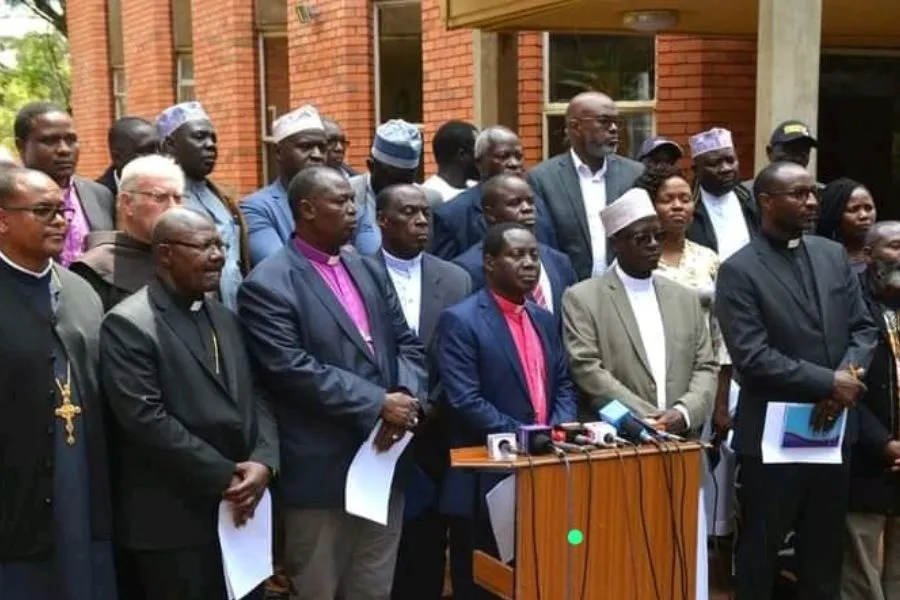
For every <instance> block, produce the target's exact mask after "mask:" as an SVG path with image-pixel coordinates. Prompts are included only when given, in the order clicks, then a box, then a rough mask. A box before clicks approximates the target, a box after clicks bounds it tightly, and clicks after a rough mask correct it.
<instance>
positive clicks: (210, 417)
mask: <svg viewBox="0 0 900 600" xmlns="http://www.w3.org/2000/svg"><path fill="white" fill-rule="evenodd" d="M204 306H205V311H206V313H207V315H208V316H209V320H210V322H211V324H212V328H213V330H214V332H215V338H214V339H215V340H216V342H215V344H216V347H217V351H216V352H217V355H218V356H219V360H220V363H221V365H222V374H221V375H217V374H216V373H215V371H214V370H213V368H212V367H211V366H210V364H209V360H208V358H207V354H206V350H205V349H204V345H203V340H202V339H201V338H200V334H199V333H198V329H197V326H196V325H195V323H194V322H193V320H192V318H191V316H190V314H189V313H188V311H187V310H186V309H185V308H184V307H181V306H178V304H177V300H176V299H174V298H173V297H172V296H171V294H170V293H169V292H168V291H167V290H165V289H164V288H163V285H162V284H161V283H160V282H159V280H154V281H152V282H151V283H150V284H149V285H148V286H147V287H145V288H143V289H141V290H140V291H139V292H137V293H136V294H135V295H133V296H131V297H129V298H127V299H125V300H123V301H122V302H121V303H120V304H118V305H117V306H116V307H115V308H113V309H112V310H111V311H110V312H109V313H107V316H106V318H105V319H104V320H103V328H102V330H101V333H100V340H101V359H102V362H101V364H102V367H101V372H102V380H103V389H104V392H105V395H106V399H107V402H108V403H109V406H110V407H111V408H112V412H113V413H114V414H115V416H116V422H117V427H116V428H115V429H114V435H115V436H116V437H117V438H118V440H117V441H118V444H117V445H118V448H117V450H118V456H117V457H116V460H115V467H114V476H115V485H114V488H115V492H114V498H115V501H114V504H115V516H116V524H117V528H116V537H117V539H118V541H119V543H120V544H121V545H123V546H125V547H127V548H132V549H138V550H164V549H173V548H182V547H188V546H196V545H201V544H206V543H209V542H214V541H215V540H216V539H217V531H216V515H217V514H218V506H219V502H220V501H221V499H222V493H223V492H224V491H225V490H226V489H227V488H228V486H229V483H230V481H231V477H232V475H233V474H234V468H235V464H236V463H238V462H243V461H248V460H252V461H255V462H259V463H262V464H264V465H267V466H268V467H270V468H271V469H272V470H273V471H276V470H277V468H278V440H277V435H276V432H275V424H274V422H273V420H272V416H271V414H270V413H269V409H268V407H267V405H266V403H265V401H264V400H263V398H262V396H261V395H260V394H258V393H257V392H256V391H255V390H254V386H253V378H252V376H251V373H250V364H249V360H248V358H247V354H246V351H245V350H244V343H243V339H242V336H241V330H240V326H239V324H238V321H237V318H236V317H235V316H234V315H233V314H232V313H231V312H230V311H229V310H228V309H226V308H225V307H224V306H222V305H221V304H219V303H218V302H216V301H211V300H208V301H206V303H205V305H204Z"/></svg>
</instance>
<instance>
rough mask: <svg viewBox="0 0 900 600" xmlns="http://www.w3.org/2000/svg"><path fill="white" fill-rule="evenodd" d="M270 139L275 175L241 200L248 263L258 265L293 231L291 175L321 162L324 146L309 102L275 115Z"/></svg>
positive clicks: (320, 125)
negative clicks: (248, 246)
mask: <svg viewBox="0 0 900 600" xmlns="http://www.w3.org/2000/svg"><path fill="white" fill-rule="evenodd" d="M272 138H273V139H272V143H273V144H274V146H273V148H274V150H275V162H276V165H277V167H278V177H276V178H275V181H273V182H272V183H270V184H269V185H267V186H265V187H264V188H261V189H258V190H256V191H255V192H253V193H252V194H250V195H249V196H247V197H246V198H244V200H243V201H242V202H241V212H243V213H244V219H246V221H247V235H248V236H249V238H250V263H251V264H252V265H253V266H256V265H258V264H259V263H260V262H262V261H263V259H265V258H266V257H268V256H269V255H271V254H274V253H275V252H277V251H278V250H280V249H281V247H282V246H284V244H285V243H286V242H287V241H288V240H289V239H290V237H291V234H292V233H293V232H294V216H293V214H291V207H290V206H289V204H288V194H287V189H288V186H289V185H290V183H291V179H293V178H294V175H296V174H297V173H299V172H300V171H301V170H303V169H304V168H306V167H307V166H309V165H321V164H323V163H324V162H325V154H326V152H327V150H328V148H327V146H328V143H327V139H326V136H325V125H324V124H323V122H322V119H321V118H320V117H319V113H318V112H317V111H316V109H315V108H313V107H312V106H310V105H308V104H307V105H306V106H301V107H300V108H298V109H297V110H295V111H292V112H289V113H287V114H286V115H282V116H280V117H278V118H277V119H276V120H275V122H274V123H273V124H272Z"/></svg>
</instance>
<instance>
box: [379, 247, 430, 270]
mask: <svg viewBox="0 0 900 600" xmlns="http://www.w3.org/2000/svg"><path fill="white" fill-rule="evenodd" d="M381 251H382V252H383V253H384V264H385V265H386V266H387V267H388V268H389V269H392V270H394V271H399V272H401V273H406V274H409V273H412V272H413V271H415V270H416V269H420V268H421V267H422V253H421V252H419V253H418V254H417V255H415V256H414V257H412V258H398V257H396V256H394V255H393V254H391V253H390V252H388V251H387V250H385V249H384V248H382V249H381Z"/></svg>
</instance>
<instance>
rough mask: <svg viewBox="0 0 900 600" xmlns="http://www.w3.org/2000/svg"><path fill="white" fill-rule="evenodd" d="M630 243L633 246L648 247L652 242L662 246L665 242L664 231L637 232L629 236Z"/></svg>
mask: <svg viewBox="0 0 900 600" xmlns="http://www.w3.org/2000/svg"><path fill="white" fill-rule="evenodd" d="M629 239H631V242H632V243H633V244H634V245H635V246H649V245H650V244H652V243H653V242H656V243H657V244H662V243H663V242H664V241H665V240H666V232H665V231H662V230H660V231H639V232H637V233H633V234H631V237H630V238H629Z"/></svg>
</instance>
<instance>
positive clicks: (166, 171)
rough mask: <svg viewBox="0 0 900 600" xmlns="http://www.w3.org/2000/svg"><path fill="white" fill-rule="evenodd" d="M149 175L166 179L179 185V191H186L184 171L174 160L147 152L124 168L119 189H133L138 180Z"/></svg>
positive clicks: (125, 190)
mask: <svg viewBox="0 0 900 600" xmlns="http://www.w3.org/2000/svg"><path fill="white" fill-rule="evenodd" d="M143 177H148V178H152V179H165V180H167V181H170V182H172V183H174V184H175V185H176V186H177V187H178V191H179V193H181V192H184V172H183V171H182V170H181V167H179V166H178V163H176V162H175V161H174V160H172V159H171V158H169V157H168V156H163V155H161V154H147V155H145V156H139V157H138V158H135V159H134V160H132V161H131V162H129V163H128V164H127V165H125V167H124V168H123V169H122V176H121V178H120V179H119V190H120V191H123V192H130V191H133V190H134V188H135V186H137V183H138V181H139V180H140V179H141V178H143Z"/></svg>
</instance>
